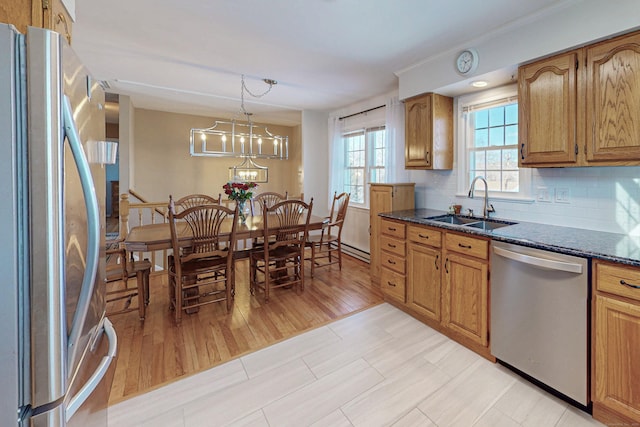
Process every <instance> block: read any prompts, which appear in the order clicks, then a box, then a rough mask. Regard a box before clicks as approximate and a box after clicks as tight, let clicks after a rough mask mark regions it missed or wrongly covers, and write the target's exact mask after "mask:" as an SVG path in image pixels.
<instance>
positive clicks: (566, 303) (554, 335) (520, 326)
mask: <svg viewBox="0 0 640 427" xmlns="http://www.w3.org/2000/svg"><path fill="white" fill-rule="evenodd" d="M491 246H492V251H491V352H492V353H493V355H494V356H495V357H496V358H498V359H499V360H500V361H501V362H503V363H505V364H507V365H509V366H510V367H512V368H515V369H516V370H518V371H521V373H524V374H526V375H525V376H530V377H531V378H533V379H534V380H537V381H538V382H540V383H542V384H543V385H546V386H548V387H550V388H551V389H554V390H556V391H558V392H560V393H561V394H563V395H564V396H566V397H568V398H569V399H570V400H573V401H574V402H572V403H574V404H575V403H578V404H579V405H582V406H583V409H587V406H588V402H589V397H588V394H587V393H588V387H587V384H588V383H587V381H588V378H589V375H588V366H589V365H588V361H589V358H588V343H589V339H588V332H589V327H588V319H589V317H588V308H589V304H588V300H589V281H588V278H589V272H588V263H587V260H586V259H584V258H578V257H574V256H569V255H564V254H558V253H555V252H548V251H543V250H539V249H533V248H528V247H525V246H520V245H512V244H508V243H504V242H497V241H493V242H492V244H491ZM579 405H578V406H579Z"/></svg>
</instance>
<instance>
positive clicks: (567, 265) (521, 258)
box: [493, 246, 582, 274]
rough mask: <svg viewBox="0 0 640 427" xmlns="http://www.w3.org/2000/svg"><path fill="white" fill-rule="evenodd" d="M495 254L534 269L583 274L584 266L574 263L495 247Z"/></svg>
mask: <svg viewBox="0 0 640 427" xmlns="http://www.w3.org/2000/svg"><path fill="white" fill-rule="evenodd" d="M493 252H494V253H495V254H496V255H499V256H502V257H504V258H508V259H511V260H514V261H517V262H521V263H523V264H529V265H532V266H534V267H538V268H543V269H546V270H559V271H566V272H568V273H576V274H582V265H580V264H576V263H573V262H564V261H557V260H552V259H546V258H538V257H535V256H531V255H526V254H523V253H519V252H513V251H510V250H507V249H503V248H499V247H497V246H494V247H493Z"/></svg>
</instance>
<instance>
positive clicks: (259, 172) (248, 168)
mask: <svg viewBox="0 0 640 427" xmlns="http://www.w3.org/2000/svg"><path fill="white" fill-rule="evenodd" d="M229 180H230V181H235V182H268V181H269V168H267V167H266V166H260V165H258V164H256V163H255V162H254V161H253V160H252V159H251V157H245V159H244V161H243V162H242V163H241V164H239V165H237V166H232V167H230V168H229Z"/></svg>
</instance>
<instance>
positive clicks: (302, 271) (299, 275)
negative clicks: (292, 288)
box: [297, 250, 313, 293]
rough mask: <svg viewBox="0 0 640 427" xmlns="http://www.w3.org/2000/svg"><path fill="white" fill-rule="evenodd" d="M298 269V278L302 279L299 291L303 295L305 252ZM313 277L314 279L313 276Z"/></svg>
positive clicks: (302, 253) (300, 256)
mask: <svg viewBox="0 0 640 427" xmlns="http://www.w3.org/2000/svg"><path fill="white" fill-rule="evenodd" d="M312 265H313V264H312ZM297 269H298V277H299V278H300V285H299V289H300V293H302V292H304V250H303V252H301V253H300V255H299V258H298V266H297ZM311 277H313V275H312V276H311Z"/></svg>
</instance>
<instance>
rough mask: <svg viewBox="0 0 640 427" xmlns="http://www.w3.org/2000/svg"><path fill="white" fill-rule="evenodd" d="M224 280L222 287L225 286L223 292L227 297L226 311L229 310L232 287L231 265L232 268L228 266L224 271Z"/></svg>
mask: <svg viewBox="0 0 640 427" xmlns="http://www.w3.org/2000/svg"><path fill="white" fill-rule="evenodd" d="M224 279H225V282H224V287H225V294H226V297H227V313H228V312H229V311H231V298H232V296H231V289H232V287H233V267H232V268H228V269H227V270H226V272H225V278H224Z"/></svg>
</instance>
